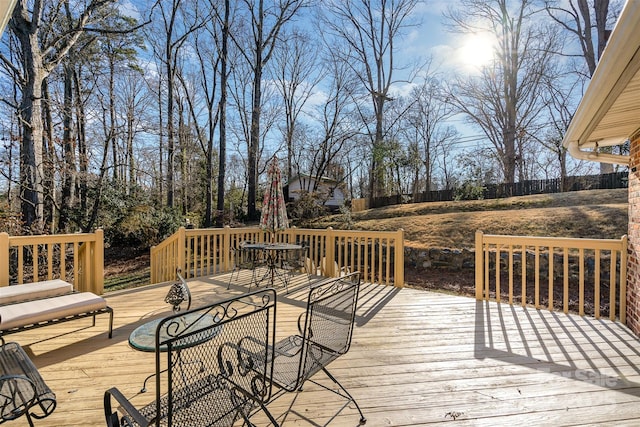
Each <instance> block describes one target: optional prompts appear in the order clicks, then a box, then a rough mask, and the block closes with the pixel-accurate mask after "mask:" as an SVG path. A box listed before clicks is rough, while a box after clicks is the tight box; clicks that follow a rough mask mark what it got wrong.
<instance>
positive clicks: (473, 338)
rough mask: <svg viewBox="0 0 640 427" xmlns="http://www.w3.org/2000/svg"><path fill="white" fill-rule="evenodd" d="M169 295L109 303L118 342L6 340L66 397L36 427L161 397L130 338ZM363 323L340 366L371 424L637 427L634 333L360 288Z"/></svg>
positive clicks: (318, 408)
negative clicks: (116, 397) (146, 383)
mask: <svg viewBox="0 0 640 427" xmlns="http://www.w3.org/2000/svg"><path fill="white" fill-rule="evenodd" d="M241 278H242V275H241ZM227 280H228V275H226V276H211V277H205V278H198V279H192V280H190V288H191V291H192V294H193V295H194V304H196V305H197V304H200V303H206V302H208V301H215V300H217V299H222V298H225V297H227V296H229V295H232V294H238V293H241V292H242V291H243V290H246V289H247V288H246V287H242V286H238V285H235V284H232V286H231V288H230V290H229V291H227V289H226V287H227ZM167 289H168V285H152V286H147V287H144V288H139V289H131V290H125V291H118V292H113V293H110V294H107V295H106V298H107V300H108V303H109V305H110V306H112V307H113V308H114V314H115V316H114V335H113V339H111V340H109V339H108V338H107V333H106V330H107V323H108V316H98V318H97V322H96V326H95V327H92V326H91V320H90V319H81V320H78V321H74V322H68V323H64V324H60V325H55V326H50V327H46V328H41V329H36V330H32V331H27V332H23V333H19V334H14V335H11V336H8V337H7V338H8V340H9V341H18V342H19V343H20V344H22V345H23V346H25V347H26V348H25V349H26V350H27V351H28V352H29V354H30V355H31V356H32V358H33V361H34V363H35V364H36V366H38V368H39V370H40V373H41V374H42V376H43V377H44V378H45V380H46V381H47V383H48V384H49V386H50V387H51V388H52V389H53V391H54V392H55V393H56V395H57V397H58V407H57V408H56V410H55V412H54V413H53V414H52V415H51V416H50V417H48V418H46V419H44V420H37V422H36V425H37V426H38V427H44V426H93V425H96V426H99V425H104V421H103V412H102V396H103V393H104V391H105V390H106V389H107V388H109V387H111V386H117V387H118V388H119V389H120V390H122V391H123V392H124V394H125V395H127V396H135V397H134V400H133V401H134V402H135V403H137V404H139V405H142V404H144V403H146V402H147V401H149V400H150V399H151V398H152V394H151V393H146V394H138V392H139V389H140V387H141V384H142V381H143V380H144V378H145V377H146V376H147V375H148V374H149V373H151V372H152V371H153V369H154V365H153V364H154V358H153V355H152V354H151V353H143V352H139V351H136V350H133V349H132V348H130V347H129V345H128V342H127V339H128V336H129V334H130V333H131V331H133V329H134V328H135V327H137V326H138V325H140V324H142V323H143V322H146V321H148V320H150V319H153V318H155V317H158V316H162V315H166V314H168V313H169V307H168V305H167V304H165V303H164V302H163V300H164V295H165V293H166V291H167ZM305 298H306V283H303V281H300V282H299V283H296V284H294V285H292V286H290V293H289V294H288V295H285V294H284V293H283V289H279V295H278V308H277V320H278V336H284V335H286V334H288V333H291V332H293V331H295V328H296V322H297V317H298V315H299V314H300V313H302V312H303V311H304V306H305V303H304V300H305ZM356 322H357V327H356V330H355V332H354V337H353V343H352V347H351V350H350V352H349V353H348V354H347V355H346V356H344V357H342V358H340V359H338V360H337V361H336V362H334V363H333V364H332V365H331V367H330V368H331V371H332V372H333V373H334V374H335V375H336V377H338V378H339V379H340V380H341V381H342V383H343V384H344V385H345V386H346V387H347V388H348V389H349V391H350V392H351V393H352V394H353V395H354V396H355V397H356V398H357V399H358V402H359V403H360V405H361V407H362V409H363V411H364V413H365V416H366V417H367V426H423V425H429V424H440V423H444V422H452V421H453V417H452V416H453V415H456V421H455V422H456V423H457V425H462V426H485V425H486V426H497V425H525V424H528V425H535V426H539V425H549V426H572V425H616V426H621V425H629V426H631V425H638V424H640V413H638V411H637V408H638V404H639V403H640V341H639V340H638V339H637V338H636V337H635V336H634V335H633V334H632V333H631V332H630V331H629V330H628V329H627V328H626V327H625V326H624V325H620V324H618V323H614V322H611V321H609V320H596V319H593V318H587V317H584V318H582V317H579V316H576V315H565V314H562V313H551V312H548V311H546V310H535V309H533V308H526V309H525V308H522V307H519V306H517V307H511V306H509V305H507V304H497V303H495V302H476V301H475V300H474V299H471V298H466V297H459V296H453V295H447V294H441V293H434V292H427V291H422V290H416V289H409V288H404V289H396V288H392V287H384V286H380V285H372V284H364V285H363V286H362V290H361V295H360V304H359V308H358V312H357V319H356ZM317 377H318V379H319V380H320V381H321V382H322V383H327V380H326V378H323V375H322V374H319V375H318V376H317ZM292 402H293V406H292V411H290V412H289V414H288V415H287V418H286V422H285V424H284V425H285V426H309V425H322V424H323V423H325V422H326V421H327V420H329V419H330V418H331V417H332V416H335V415H336V411H337V410H338V408H339V407H340V406H341V404H342V402H340V401H339V399H336V398H335V396H333V395H332V394H331V393H328V392H326V391H323V390H322V389H320V388H319V387H317V386H315V385H313V384H308V385H307V386H305V390H304V391H303V392H302V393H300V394H298V395H295V394H288V395H285V396H283V397H282V398H280V399H278V400H275V401H274V402H272V403H271V404H270V405H269V407H270V409H271V410H272V412H273V413H274V414H275V415H281V414H283V413H284V412H285V411H286V410H287V408H289V407H290V406H291V405H292ZM358 419H359V416H358V413H357V411H356V410H355V408H353V407H348V408H346V409H345V410H344V411H342V412H341V413H339V414H338V415H337V416H336V418H335V419H334V421H333V423H332V425H337V426H355V425H357V423H358ZM309 420H313V423H311V422H310V421H309ZM257 424H258V425H260V423H259V422H258V423H257ZM11 425H12V426H21V425H26V421H25V420H24V419H20V420H18V421H15V422H13V423H11Z"/></svg>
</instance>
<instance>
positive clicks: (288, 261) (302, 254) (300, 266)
mask: <svg viewBox="0 0 640 427" xmlns="http://www.w3.org/2000/svg"><path fill="white" fill-rule="evenodd" d="M301 246H302V247H301V248H300V249H294V250H291V251H287V252H286V253H285V254H284V258H283V259H282V262H281V264H280V268H282V269H283V270H284V271H285V276H284V280H285V287H286V288H287V292H288V286H289V283H290V281H291V278H292V277H293V276H294V274H295V273H296V272H299V271H302V272H303V274H305V275H306V276H307V284H308V285H311V277H310V272H309V270H308V267H309V264H310V263H309V262H307V260H308V259H309V258H308V253H309V246H307V243H306V242H302V243H301Z"/></svg>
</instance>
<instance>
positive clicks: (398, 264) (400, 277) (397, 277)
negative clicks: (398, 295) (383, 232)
mask: <svg viewBox="0 0 640 427" xmlns="http://www.w3.org/2000/svg"><path fill="white" fill-rule="evenodd" d="M395 246H396V247H395V250H394V255H395V257H394V258H395V259H394V264H395V265H394V266H393V285H394V286H395V287H397V288H401V287H403V286H404V230H403V229H402V228H401V229H399V230H398V236H397V237H396V245H395Z"/></svg>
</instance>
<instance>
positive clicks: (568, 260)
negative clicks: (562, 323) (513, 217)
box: [475, 231, 627, 323]
mask: <svg viewBox="0 0 640 427" xmlns="http://www.w3.org/2000/svg"><path fill="white" fill-rule="evenodd" d="M475 256H476V261H475V264H476V266H475V268H476V273H475V275H476V279H475V281H476V299H477V300H483V299H485V300H489V299H492V300H495V301H498V302H501V301H502V300H503V298H506V300H507V301H508V303H509V304H514V303H517V302H518V301H519V302H520V303H521V304H522V306H525V305H533V306H535V307H536V308H540V307H542V306H543V305H546V306H547V308H548V309H549V310H550V311H553V310H554V309H555V307H561V308H562V311H563V312H565V313H567V312H569V310H571V311H577V312H578V313H579V314H580V315H585V314H592V315H594V316H595V317H596V318H600V317H601V315H607V314H608V317H609V318H610V319H611V320H615V319H616V317H619V319H620V321H621V322H623V323H624V322H625V314H626V313H625V311H626V289H627V282H626V278H627V237H626V236H623V237H622V238H621V239H619V240H616V239H569V238H552V237H527V236H497V235H488V234H483V233H482V232H481V231H478V232H476V255H475ZM517 281H519V284H517V283H516V282H517ZM532 294H533V295H532ZM603 307H604V309H605V311H606V313H602V310H603Z"/></svg>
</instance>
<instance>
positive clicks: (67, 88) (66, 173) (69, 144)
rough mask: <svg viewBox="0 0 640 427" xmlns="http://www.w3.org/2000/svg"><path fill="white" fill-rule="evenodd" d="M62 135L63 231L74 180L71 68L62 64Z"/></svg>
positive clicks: (61, 204)
mask: <svg viewBox="0 0 640 427" xmlns="http://www.w3.org/2000/svg"><path fill="white" fill-rule="evenodd" d="M62 112H63V119H62V123H63V128H64V129H63V135H62V147H63V153H64V168H63V171H62V198H61V200H60V221H59V223H58V228H59V229H60V231H62V232H64V231H65V230H66V228H67V224H68V222H69V213H70V212H71V209H72V206H73V187H74V181H75V168H76V161H75V153H74V144H73V133H72V131H71V128H72V126H73V113H72V112H73V68H72V66H71V65H70V64H65V65H64V107H63V110H62Z"/></svg>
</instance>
